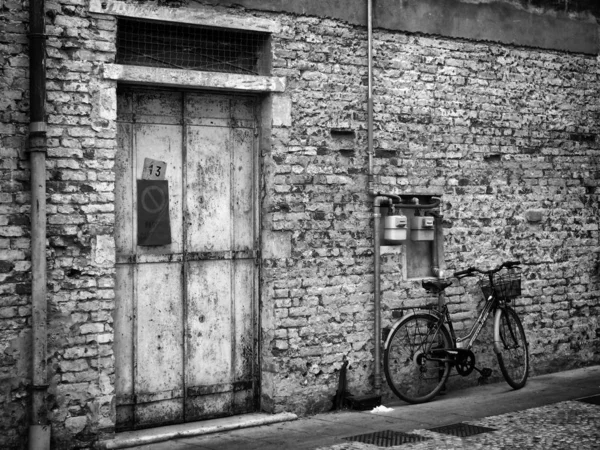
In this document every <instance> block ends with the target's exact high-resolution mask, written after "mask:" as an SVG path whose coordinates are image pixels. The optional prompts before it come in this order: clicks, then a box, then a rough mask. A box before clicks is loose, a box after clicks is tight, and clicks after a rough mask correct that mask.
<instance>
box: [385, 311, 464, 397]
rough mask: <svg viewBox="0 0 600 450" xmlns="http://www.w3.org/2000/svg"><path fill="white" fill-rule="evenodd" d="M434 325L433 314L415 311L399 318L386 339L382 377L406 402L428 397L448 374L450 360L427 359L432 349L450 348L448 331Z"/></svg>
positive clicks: (435, 320) (435, 322)
mask: <svg viewBox="0 0 600 450" xmlns="http://www.w3.org/2000/svg"><path fill="white" fill-rule="evenodd" d="M437 325H438V320H437V319H436V318H435V317H433V316H430V315H427V314H416V315H414V316H410V317H407V318H406V319H403V320H401V321H400V324H399V325H398V327H396V329H395V330H393V331H392V335H391V336H390V337H389V339H388V340H387V342H386V348H385V351H384V355H383V365H384V372H385V377H386V379H387V382H388V384H389V386H390V388H391V389H392V391H393V392H394V394H396V395H397V396H398V397H399V398H401V399H402V400H404V401H406V402H409V403H423V402H426V401H429V400H431V399H432V398H433V397H435V396H436V394H437V393H438V392H439V391H440V389H442V387H443V386H444V383H445V382H446V380H447V379H448V376H449V375H450V368H451V367H450V363H449V362H447V361H446V362H441V361H432V360H431V359H429V357H431V356H432V355H431V351H432V350H435V349H441V348H451V347H452V340H451V338H450V334H449V333H448V330H446V328H445V327H443V326H442V327H441V328H440V329H439V330H437V331H436V328H437ZM438 357H439V355H438Z"/></svg>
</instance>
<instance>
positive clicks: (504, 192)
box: [263, 18, 600, 412]
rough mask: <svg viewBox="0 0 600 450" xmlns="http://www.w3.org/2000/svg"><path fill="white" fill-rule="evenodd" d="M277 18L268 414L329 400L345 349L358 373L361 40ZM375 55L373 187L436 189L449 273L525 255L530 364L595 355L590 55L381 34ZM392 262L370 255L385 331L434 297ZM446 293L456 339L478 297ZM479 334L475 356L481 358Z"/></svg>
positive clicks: (363, 203)
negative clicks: (280, 25) (278, 90)
mask: <svg viewBox="0 0 600 450" xmlns="http://www.w3.org/2000/svg"><path fill="white" fill-rule="evenodd" d="M286 25H287V26H286V27H285V29H284V32H283V33H282V35H281V36H277V37H276V39H275V40H274V50H275V67H274V71H273V73H274V74H276V75H284V76H286V77H288V85H289V89H288V92H286V95H289V96H290V97H291V99H292V102H293V104H292V111H293V114H292V125H291V126H290V127H288V128H283V129H276V130H274V147H273V154H272V161H269V164H270V167H268V168H267V169H266V172H267V180H266V190H267V196H266V198H267V199H268V201H267V205H266V209H267V211H266V212H267V216H266V217H267V220H266V227H267V228H269V229H272V230H277V231H285V230H288V232H289V235H290V239H291V244H292V250H291V257H290V258H289V259H281V260H278V261H269V262H268V264H267V265H266V267H265V270H264V273H263V277H264V287H265V289H264V291H263V292H265V294H266V295H265V296H263V307H264V308H267V309H269V308H272V314H273V316H274V318H275V319H274V320H271V321H272V322H273V323H275V327H274V328H275V329H274V331H273V336H272V339H271V340H270V341H268V342H265V343H264V344H265V347H266V348H265V357H264V360H265V361H268V362H270V363H272V368H271V369H272V371H273V373H274V375H273V380H270V382H271V383H273V384H274V385H276V386H278V387H277V388H275V389H274V391H275V396H276V398H275V399H273V400H274V403H275V404H276V405H277V406H276V409H277V410H284V409H290V408H292V409H294V410H296V411H299V412H312V411H315V410H323V409H327V408H328V407H330V401H331V396H332V395H333V393H335V389H336V385H337V381H338V370H339V368H340V367H341V365H342V362H343V359H344V358H348V359H349V360H350V365H351V370H350V373H349V383H350V384H349V386H350V390H351V392H352V393H354V394H360V393H365V392H369V391H370V387H371V385H372V381H373V380H372V371H373V367H372V364H373V344H372V342H373V341H372V329H373V325H372V322H373V309H372V299H373V297H372V292H373V285H372V280H373V261H372V244H371V239H372V232H371V229H372V222H371V220H372V219H371V215H370V212H371V203H370V201H369V198H368V197H367V196H366V195H365V192H366V189H367V155H366V130H365V126H366V123H365V122H366V120H365V118H366V101H365V97H366V77H367V73H366V44H365V40H366V36H365V33H364V30H363V29H356V28H350V27H347V26H345V25H343V24H341V23H335V22H332V21H330V20H320V19H317V18H295V20H294V21H293V22H286ZM374 47H375V63H374V64H375V75H374V102H375V117H374V122H375V151H376V157H375V173H376V174H377V175H378V176H379V184H378V189H379V190H381V191H382V192H390V193H399V192H429V193H436V194H441V195H442V196H443V213H444V215H445V219H444V225H445V249H446V253H445V255H446V265H447V267H448V268H449V269H454V270H459V269H463V268H466V267H468V266H471V265H484V266H488V267H491V266H492V265H495V264H497V263H500V262H502V261H504V260H508V259H511V260H512V259H519V260H521V261H522V262H523V264H524V270H523V276H524V295H523V296H522V298H521V299H519V300H518V302H517V310H518V311H519V313H520V314H522V317H523V318H524V323H525V326H526V329H527V333H528V336H529V339H530V346H531V348H530V351H531V364H532V373H533V374H535V373H542V372H546V371H551V370H561V369H566V368H569V367H573V366H577V365H581V364H590V363H593V362H598V360H599V358H600V356H599V353H600V340H599V337H598V333H599V330H600V324H599V323H598V319H597V316H598V313H599V312H600V303H599V300H598V294H599V286H598V273H597V271H598V266H597V259H598V251H599V246H598V237H599V236H598V207H597V199H598V197H597V195H598V193H597V185H598V166H597V164H598V156H599V150H600V148H599V142H598V138H597V134H598V132H599V131H600V130H599V125H598V117H599V110H598V104H597V102H595V101H592V99H594V98H596V97H597V96H598V94H599V92H598V90H599V88H598V61H597V59H596V58H595V57H590V56H582V55H574V54H565V53H557V52H551V51H538V50H533V49H526V48H512V47H506V46H500V45H494V44H489V43H475V42H461V41H452V40H448V39H441V38H432V37H421V36H412V35H405V34H402V33H387V32H382V31H377V32H376V34H375V42H374ZM332 128H342V129H348V130H353V131H354V132H355V133H356V139H354V141H353V142H352V143H351V145H348V142H342V143H340V140H339V139H338V137H339V135H336V134H335V133H334V134H333V135H332V133H331V129H332ZM344 136H346V137H347V136H348V134H346V135H344ZM403 258H404V256H403V251H402V250H401V251H392V252H389V253H388V254H384V255H383V258H382V271H383V276H382V291H383V292H382V296H383V326H384V327H389V326H391V325H392V323H393V321H392V317H391V312H390V309H391V308H394V307H399V306H416V305H420V304H425V303H431V302H435V301H436V299H435V298H432V297H428V296H427V295H424V293H423V292H422V290H421V289H420V288H419V283H417V282H407V281H406V280H404V279H403V275H402V274H403V271H402V269H403V265H404V259H403ZM450 293H451V298H450V302H451V310H452V312H453V313H454V316H455V318H456V319H457V322H458V323H457V331H458V332H459V333H460V332H461V331H464V330H465V329H466V328H467V326H470V325H471V324H472V323H473V322H472V321H473V318H474V317H475V312H476V308H477V306H478V305H479V306H480V305H481V303H480V302H481V294H480V291H479V289H478V287H477V285H475V284H474V283H468V282H465V283H463V286H457V287H455V288H452V289H451V290H450ZM459 294H460V296H459ZM462 294H465V295H464V296H463V295H462ZM271 296H272V298H271ZM271 301H272V303H271ZM490 327H491V324H490V326H488V329H487V330H486V331H485V332H484V333H483V335H482V337H481V342H480V343H479V344H478V345H477V346H476V348H475V351H476V353H477V354H478V356H479V357H481V358H482V359H481V360H480V361H481V362H480V363H479V362H478V366H480V367H484V366H488V367H492V368H495V367H497V363H496V361H495V357H494V355H493V352H492V350H491V346H490ZM495 375H496V377H495V378H496V379H498V378H499V371H498V370H496V372H495ZM476 377H477V374H476V373H474V374H473V375H472V376H471V377H470V378H469V379H468V380H466V383H470V384H473V383H476V379H475V378H476ZM460 381H462V382H463V384H464V382H465V380H460ZM384 388H385V386H384ZM387 395H389V392H387Z"/></svg>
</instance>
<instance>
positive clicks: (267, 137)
mask: <svg viewBox="0 0 600 450" xmlns="http://www.w3.org/2000/svg"><path fill="white" fill-rule="evenodd" d="M121 88H125V89H126V90H132V91H134V92H135V91H137V92H140V91H146V92H151V91H163V92H183V93H186V92H189V93H202V94H209V95H210V94H215V95H226V96H232V97H254V98H255V117H256V128H255V130H256V131H255V135H254V144H253V147H254V152H255V155H254V158H253V168H254V171H253V177H252V185H253V202H254V208H253V209H254V211H253V215H254V234H255V241H256V248H257V252H256V254H255V255H254V259H255V271H254V280H255V281H254V300H253V325H252V328H253V338H254V339H255V340H256V342H255V352H256V355H255V358H254V361H255V364H256V367H255V370H254V377H255V386H254V389H253V402H254V408H253V409H254V411H260V410H263V411H267V412H272V405H270V404H269V402H266V403H267V404H265V402H263V401H262V398H263V395H261V394H262V389H263V386H262V380H263V374H264V370H265V367H264V366H263V358H262V356H263V349H262V344H263V334H264V329H263V326H262V325H263V324H262V320H261V319H262V316H263V315H262V304H263V302H262V289H261V288H262V282H261V281H262V277H261V270H262V258H261V252H260V249H261V248H262V234H263V233H262V213H261V212H262V204H261V201H262V200H261V199H262V197H263V195H262V192H263V186H264V180H263V170H262V168H263V164H264V158H263V155H265V151H270V145H271V126H270V124H271V120H272V119H271V118H272V113H271V112H272V108H273V105H272V100H273V99H272V95H270V94H265V93H256V92H240V91H226V90H218V91H216V90H207V89H200V88H198V89H185V88H183V89H181V88H180V89H177V88H173V87H171V86H162V85H158V86H148V85H138V84H132V83H122V84H121V83H119V84H118V85H117V84H115V86H114V95H115V97H116V96H117V90H120V89H121ZM265 116H266V118H265ZM267 125H268V126H267ZM183 126H184V129H185V124H184V125H183ZM186 151H187V149H186V145H185V139H184V142H183V145H182V152H183V157H185V154H186ZM183 170H184V171H185V170H186V168H185V167H183ZM183 198H185V195H184V196H183ZM184 208H185V204H184ZM184 228H185V225H184ZM157 256H158V255H157ZM134 258H135V257H134ZM151 259H152V258H151ZM159 259H160V258H159ZM122 262H124V258H122V257H118V256H117V257H116V258H115V263H116V264H118V263H122ZM132 262H133V261H132ZM182 264H185V261H182ZM133 272H135V270H133ZM183 286H184V291H183V292H182V294H183V295H185V286H186V284H185V280H184V284H183ZM183 308H184V309H185V308H186V305H185V304H184V305H183ZM134 311H135V306H134ZM184 317H185V312H184ZM134 333H135V329H134ZM134 340H135V334H134ZM183 344H184V347H183V349H182V351H183V352H185V351H186V346H187V340H186V339H184V340H183ZM113 346H114V341H113ZM132 351H134V350H133V349H132ZM134 353H135V351H134ZM184 355H185V353H184ZM133 357H134V361H133V364H134V366H135V355H134V356H133ZM115 364H117V360H116V359H115ZM134 371H135V369H134ZM268 372H269V373H271V371H270V370H269V371H268ZM134 382H135V372H134ZM184 389H185V386H184ZM134 393H135V387H134ZM184 397H185V392H184ZM184 410H185V408H184ZM184 414H185V413H184ZM184 417H185V416H184ZM142 427H143V426H140V427H139V428H142ZM134 429H135V426H134Z"/></svg>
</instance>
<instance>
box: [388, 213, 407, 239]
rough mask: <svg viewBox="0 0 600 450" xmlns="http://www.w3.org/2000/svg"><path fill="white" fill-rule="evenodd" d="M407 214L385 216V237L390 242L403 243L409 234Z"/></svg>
mask: <svg viewBox="0 0 600 450" xmlns="http://www.w3.org/2000/svg"><path fill="white" fill-rule="evenodd" d="M407 225H408V220H407V219H406V216H386V217H385V218H384V232H383V238H384V239H385V240H386V241H388V242H389V243H393V244H401V243H402V242H404V241H406V236H407V234H408V226H407Z"/></svg>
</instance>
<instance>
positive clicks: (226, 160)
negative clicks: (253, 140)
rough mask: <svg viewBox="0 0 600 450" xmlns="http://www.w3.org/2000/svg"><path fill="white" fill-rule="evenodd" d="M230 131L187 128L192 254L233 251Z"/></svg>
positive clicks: (188, 246)
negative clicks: (195, 206)
mask: <svg viewBox="0 0 600 450" xmlns="http://www.w3.org/2000/svg"><path fill="white" fill-rule="evenodd" d="M228 139H229V129H228V128H223V127H212V126H211V127H198V126H188V127H187V204H188V205H190V206H191V205H199V206H200V207H199V208H192V207H190V208H188V211H187V214H188V233H187V242H186V246H187V249H188V251H190V252H205V251H223V250H229V246H230V243H231V229H232V225H233V224H232V223H231V212H230V208H229V206H230V200H229V199H230V197H231V159H230V158H231V156H230V152H229V149H228V148H227V147H228V145H229V143H228Z"/></svg>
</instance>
